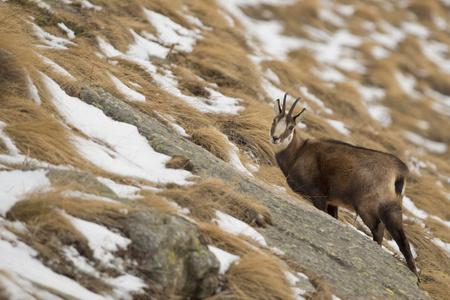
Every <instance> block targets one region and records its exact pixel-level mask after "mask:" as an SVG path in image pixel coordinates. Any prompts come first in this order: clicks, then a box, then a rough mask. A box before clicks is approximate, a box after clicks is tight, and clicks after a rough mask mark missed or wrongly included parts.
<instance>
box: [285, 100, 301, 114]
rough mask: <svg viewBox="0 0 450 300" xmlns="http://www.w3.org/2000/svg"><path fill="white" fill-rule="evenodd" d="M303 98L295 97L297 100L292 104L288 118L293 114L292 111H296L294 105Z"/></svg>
mask: <svg viewBox="0 0 450 300" xmlns="http://www.w3.org/2000/svg"><path fill="white" fill-rule="evenodd" d="M301 98H302V97H298V98H297V99H295V101H294V103H293V104H292V106H291V109H290V110H289V113H288V115H287V117H288V118H289V117H290V116H291V115H292V113H293V112H294V107H295V105H296V104H297V102H298V100H300V99H301Z"/></svg>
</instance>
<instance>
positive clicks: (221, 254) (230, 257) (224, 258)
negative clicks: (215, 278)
mask: <svg viewBox="0 0 450 300" xmlns="http://www.w3.org/2000/svg"><path fill="white" fill-rule="evenodd" d="M208 249H209V251H211V252H212V253H213V254H214V255H215V256H216V257H217V260H218V261H219V263H220V268H219V275H224V274H225V273H226V272H227V270H228V268H229V267H230V266H231V265H232V264H238V263H239V259H240V258H239V256H237V255H234V254H231V253H229V252H227V251H224V250H222V249H219V248H216V247H214V246H211V245H208Z"/></svg>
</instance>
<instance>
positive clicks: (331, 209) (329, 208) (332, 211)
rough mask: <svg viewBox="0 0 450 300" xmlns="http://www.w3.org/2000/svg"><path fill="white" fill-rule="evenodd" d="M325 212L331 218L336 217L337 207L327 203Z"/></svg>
mask: <svg viewBox="0 0 450 300" xmlns="http://www.w3.org/2000/svg"><path fill="white" fill-rule="evenodd" d="M327 213H328V214H329V215H330V216H332V217H333V218H335V219H337V218H338V207H337V206H335V205H331V204H327Z"/></svg>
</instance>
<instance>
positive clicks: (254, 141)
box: [218, 107, 275, 165]
mask: <svg viewBox="0 0 450 300" xmlns="http://www.w3.org/2000/svg"><path fill="white" fill-rule="evenodd" d="M267 112H268V110H267V108H265V109H264V111H263V110H262V109H261V108H259V107H255V108H254V109H252V110H245V111H244V112H243V113H242V114H240V115H226V116H220V117H219V120H218V124H219V127H220V130H221V131H222V132H223V133H224V134H226V135H227V136H228V139H229V140H230V141H232V142H233V143H234V144H235V145H237V146H238V147H239V148H240V149H241V150H243V151H244V152H246V153H248V154H249V156H250V157H251V158H253V159H254V160H255V162H256V163H258V164H269V165H271V164H274V163H275V160H274V155H273V150H272V147H271V146H270V144H269V138H268V132H269V128H270V122H271V119H272V117H271V116H268V115H267Z"/></svg>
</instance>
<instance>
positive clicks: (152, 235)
mask: <svg viewBox="0 0 450 300" xmlns="http://www.w3.org/2000/svg"><path fill="white" fill-rule="evenodd" d="M126 230H127V231H128V234H129V237H130V239H131V240H132V241H133V242H132V247H134V251H135V252H136V253H137V256H138V257H137V259H138V262H139V270H140V271H141V272H142V273H143V274H145V275H146V276H147V277H148V278H149V279H150V280H151V281H152V282H153V283H154V284H156V285H157V287H158V288H159V289H160V290H162V291H163V292H165V293H168V294H175V295H179V296H182V297H184V298H190V299H201V298H205V297H208V296H211V295H212V294H213V293H214V292H215V290H216V288H217V286H218V283H219V282H218V273H219V262H218V261H217V258H216V257H215V256H214V254H213V253H212V252H210V251H209V250H208V247H207V246H206V244H205V243H204V241H203V240H202V236H201V234H200V231H199V230H198V228H197V226H195V225H194V224H192V223H190V222H189V221H187V220H185V219H183V218H181V217H179V216H175V215H169V214H166V213H162V212H160V211H158V210H148V211H138V212H135V213H134V214H133V215H132V216H131V217H130V218H129V220H128V223H127V228H126Z"/></svg>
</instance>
